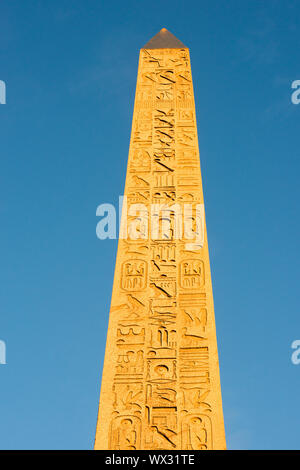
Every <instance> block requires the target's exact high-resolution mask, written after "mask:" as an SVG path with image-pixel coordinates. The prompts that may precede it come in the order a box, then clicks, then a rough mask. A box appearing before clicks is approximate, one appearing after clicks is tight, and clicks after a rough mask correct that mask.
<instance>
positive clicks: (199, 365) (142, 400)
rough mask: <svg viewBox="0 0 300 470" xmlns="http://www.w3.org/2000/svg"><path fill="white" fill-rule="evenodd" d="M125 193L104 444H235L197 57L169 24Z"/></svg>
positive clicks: (152, 72)
mask: <svg viewBox="0 0 300 470" xmlns="http://www.w3.org/2000/svg"><path fill="white" fill-rule="evenodd" d="M124 196H125V197H124V202H126V204H125V203H124V205H123V213H122V224H121V225H122V236H121V237H120V238H119V245H118V253H117V260H116V267H115V277H114V285H113V292H112V300H111V308H110V315H109V327H108V333H107V345H106V352H105V361H104V369H103V376H102V385H101V395H100V404H99V415H98V421H97V430H96V439H95V449H111V450H137V449H149V450H159V449H162V450H176V449H178V450H207V449H225V446H226V444H225V432H224V422H223V411H222V398H221V387H220V377H219V362H218V351H217V339H216V330H215V318H214V305H213V294H212V284H211V273H210V264H209V253H208V245H207V236H206V225H205V217H204V210H203V211H201V207H203V192H202V181H201V171H200V160H199V149H198V138H197V127H196V115H195V103H194V93H193V83H192V75H191V65H190V56H189V49H188V48H187V47H186V46H185V45H184V44H183V43H182V42H181V41H179V40H178V39H177V38H176V37H175V36H173V34H171V33H170V32H169V31H167V30H166V29H162V30H161V31H160V32H159V33H158V34H157V35H156V36H154V37H153V38H152V39H151V40H150V41H149V42H148V43H147V44H146V45H145V46H144V48H143V49H141V51H140V59H139V68H138V78H137V87H136V97H135V104H134V113H133V122H132V132H131V141H130V149H129V157H128V167H127V177H126V185H125V193H124ZM125 206H126V210H125V209H124V207H125ZM185 206H186V207H188V208H189V209H188V210H187V211H186V212H185V217H184V223H185V224H186V225H188V224H190V225H191V230H185V229H184V228H180V227H178V220H179V219H180V217H178V212H177V214H176V217H175V216H174V213H175V208H177V209H178V208H179V213H180V211H181V209H182V213H183V212H184V211H183V208H184V207H185ZM170 208H171V209H170ZM197 208H200V211H198V209H197ZM160 209H163V210H162V211H161V212H160ZM177 209H176V210H177ZM186 214H188V215H186ZM199 214H200V216H199ZM201 214H202V215H201ZM181 215H182V214H181ZM150 219H151V220H150ZM180 220H181V219H180ZM180 220H179V222H180ZM150 225H151V227H150ZM175 225H176V226H175ZM157 227H158V230H156V229H157ZM130 231H131V232H130ZM201 231H202V233H203V236H201ZM124 234H125V235H124ZM132 234H133V235H134V236H132ZM194 235H195V237H196V238H195V240H194V239H193V236H194Z"/></svg>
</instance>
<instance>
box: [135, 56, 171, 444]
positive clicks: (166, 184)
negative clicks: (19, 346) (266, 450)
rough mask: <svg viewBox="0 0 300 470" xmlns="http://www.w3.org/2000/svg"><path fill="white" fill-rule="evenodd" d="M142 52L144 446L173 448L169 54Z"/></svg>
mask: <svg viewBox="0 0 300 470" xmlns="http://www.w3.org/2000/svg"><path fill="white" fill-rule="evenodd" d="M142 54H143V57H144V63H145V64H148V65H147V67H151V68H150V69H149V73H148V76H149V77H151V80H153V83H154V96H153V116H152V123H153V158H152V172H151V181H152V184H151V204H152V213H151V234H150V238H151V243H150V266H149V286H150V289H151V290H150V308H149V314H148V326H147V331H148V332H149V337H148V336H147V348H146V354H147V373H146V397H145V428H144V448H145V449H176V448H178V447H177V446H178V442H177V439H178V418H177V398H176V394H177V329H176V313H177V299H176V295H177V294H176V293H177V287H176V276H177V272H176V240H175V238H174V233H173V227H172V220H173V218H172V212H170V211H169V210H168V208H170V206H172V205H173V204H174V203H175V202H176V189H175V188H176V180H175V72H174V64H173V62H172V61H171V59H172V57H173V55H174V54H173V53H172V51H170V50H168V49H159V50H154V51H153V50H144V51H142Z"/></svg>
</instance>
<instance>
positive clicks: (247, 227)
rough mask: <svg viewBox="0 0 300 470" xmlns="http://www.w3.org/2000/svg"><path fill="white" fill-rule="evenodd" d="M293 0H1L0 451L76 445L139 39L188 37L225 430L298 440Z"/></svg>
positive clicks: (101, 332)
mask: <svg viewBox="0 0 300 470" xmlns="http://www.w3.org/2000/svg"><path fill="white" fill-rule="evenodd" d="M299 17H300V3H299V1H298V0H294V1H293V0H289V1H288V2H286V1H284V0H277V1H276V0H264V1H261V0H260V1H256V0H243V1H240V0H226V1H225V0H218V1H216V0H207V1H202V0H192V1H189V2H186V1H177V0H172V1H169V0H165V1H164V2H162V1H149V0H147V1H145V0H140V1H137V0H136V1H131V0H126V1H123V0H122V1H100V0H72V2H70V1H69V0H26V1H23V0H1V2H0V80H3V81H5V83H6V86H7V104H6V105H0V156H1V159H0V221H1V231H0V339H1V340H3V341H5V342H6V345H7V364H6V365H0V447H1V448H2V449H16V448H19V449H64V448H67V449H91V448H92V445H93V440H94V434H95V427H96V418H97V410H98V399H99V391H100V380H101V369H102V360H103V356H104V347H105V339H106V328H107V320H108V310H109V303H110V295H111V288H112V281H113V270H114V261H115V255H116V248H117V242H116V241H114V240H110V241H108V240H106V241H100V240H99V239H97V237H96V231H95V230H96V224H97V222H98V220H99V219H98V218H97V217H96V208H97V206H98V205H99V204H101V203H104V202H108V203H113V204H116V203H117V201H118V197H119V195H120V194H122V192H123V188H124V182H125V171H126V164H127V154H128V146H129V137H130V128H131V117H132V111H133V101H134V92H135V82H136V74H137V64H138V53H139V48H140V47H142V46H143V45H144V44H145V43H146V42H147V41H148V40H149V39H150V38H151V37H152V36H154V35H155V34H156V33H157V32H158V31H159V30H160V29H161V28H162V27H166V28H168V29H169V30H170V31H171V32H172V33H173V34H175V35H176V36H177V37H178V38H179V39H180V40H181V41H182V42H183V43H185V44H186V45H187V46H188V47H190V52H191V59H192V71H193V80H194V88H195V97H196V111H197V119H198V132H199V144H200V154H201V168H202V176H203V184H204V195H205V203H206V216H207V228H208V241H209V248H210V256H211V267H212V276H213V288H214V299H215V310H216V322H217V335H218V345H219V354H220V367H221V382H222V395H223V406H224V415H225V425H226V433H227V442H228V447H229V448H230V449H242V448H244V449H263V448H269V449H276V448H277V449H280V448H282V449H288V448H298V449H299V448H300V433H299V422H300V406H299V389H300V365H298V366H297V365H293V364H292V362H291V354H292V349H291V343H292V342H293V341H294V340H296V339H300V314H299V295H300V294H299V293H300V288H299V278H300V264H299V258H300V256H299V232H300V221H299V199H300V185H299V171H300V158H299V157H300V155H299V154H300V143H299V127H300V105H294V104H292V102H291V94H292V90H291V83H292V82H293V81H294V80H297V79H300V66H299V64H300V57H299V55H300V33H299Z"/></svg>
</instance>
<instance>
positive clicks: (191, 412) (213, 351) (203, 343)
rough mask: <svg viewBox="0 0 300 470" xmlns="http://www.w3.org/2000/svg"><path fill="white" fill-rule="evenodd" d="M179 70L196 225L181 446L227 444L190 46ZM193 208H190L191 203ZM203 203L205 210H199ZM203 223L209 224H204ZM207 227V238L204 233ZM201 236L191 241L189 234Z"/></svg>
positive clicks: (183, 280) (184, 276) (183, 270)
mask: <svg viewBox="0 0 300 470" xmlns="http://www.w3.org/2000/svg"><path fill="white" fill-rule="evenodd" d="M182 54H183V56H184V60H183V63H182V64H181V65H180V66H179V67H178V69H177V73H176V137H175V139H176V162H177V200H178V202H180V204H181V206H182V209H183V210H184V213H185V216H186V217H185V224H186V225H187V226H188V227H185V228H188V229H189V228H190V229H191V230H192V233H191V234H189V233H188V231H189V230H188V231H187V233H185V235H184V237H183V239H182V240H181V241H179V243H178V245H177V270H178V271H177V272H178V317H177V328H178V331H180V334H179V338H178V355H179V357H178V380H179V389H178V414H179V416H178V419H179V435H180V448H181V449H190V450H206V449H212V448H217V449H222V448H223V449H224V448H225V434H224V425H223V412H222V403H221V391H220V380H219V365H218V353H217V342H216V334H215V321H214V308H213V297H212V286H211V276H210V266H209V255H208V245H207V237H206V228H205V220H204V210H203V212H202V210H201V207H202V208H203V192H202V182H201V172H200V159H199V150H198V138H197V126H196V116H195V104H194V93H193V83H192V75H191V67H190V59H189V52H188V50H185V51H182ZM189 207H191V210H190V211H188V210H187V209H185V208H189ZM197 207H198V210H199V211H200V212H198V215H197ZM202 224H203V225H202ZM202 229H203V235H204V238H203V239H202V236H201V233H202ZM190 235H191V236H192V237H195V239H194V240H190V239H189V236H190Z"/></svg>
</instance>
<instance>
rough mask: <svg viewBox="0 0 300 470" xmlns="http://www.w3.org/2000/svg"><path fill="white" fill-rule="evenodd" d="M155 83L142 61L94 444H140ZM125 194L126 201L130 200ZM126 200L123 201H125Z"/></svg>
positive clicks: (131, 447) (125, 447)
mask: <svg viewBox="0 0 300 470" xmlns="http://www.w3.org/2000/svg"><path fill="white" fill-rule="evenodd" d="M152 94H153V83H152V81H151V80H148V79H147V77H146V74H145V73H144V70H143V68H142V66H141V64H140V65H139V72H138V79H137V89H136V98H135V107H134V114H133V123H132V132H131V142H130V149H129V158H128V168H127V177H126V185H125V204H126V202H127V213H126V211H123V216H122V226H123V228H122V230H123V236H124V234H126V233H128V236H127V237H126V235H125V239H120V240H119V246H118V253H117V260H116V267H115V278H114V287H113V293H112V301H111V310H110V319H109V327H108V336H107V346H106V352H105V361H104V369H103V376H102V386H101V396H100V405H99V416H98V425H97V432H96V442H95V448H96V449H97V448H98V449H116V450H120V449H121V450H135V449H141V448H142V445H143V444H142V421H143V419H144V404H145V398H144V397H145V384H144V381H145V377H144V375H145V341H146V326H147V324H146V321H147V320H146V319H147V314H148V311H149V292H148V289H149V287H148V272H149V262H148V258H149V242H148V236H147V221H148V218H147V211H149V210H150V207H149V202H150V176H151V160H152ZM126 198H127V201H126ZM125 204H124V205H125Z"/></svg>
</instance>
